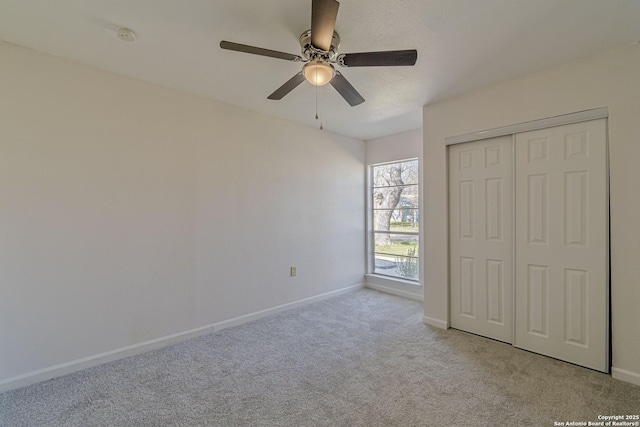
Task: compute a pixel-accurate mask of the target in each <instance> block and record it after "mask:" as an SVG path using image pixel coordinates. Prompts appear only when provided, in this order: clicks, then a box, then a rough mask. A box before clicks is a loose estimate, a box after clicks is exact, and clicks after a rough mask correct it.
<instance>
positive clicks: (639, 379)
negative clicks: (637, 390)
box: [611, 368, 640, 385]
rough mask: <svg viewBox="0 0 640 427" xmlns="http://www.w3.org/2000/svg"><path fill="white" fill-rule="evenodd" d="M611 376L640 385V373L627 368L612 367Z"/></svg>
mask: <svg viewBox="0 0 640 427" xmlns="http://www.w3.org/2000/svg"><path fill="white" fill-rule="evenodd" d="M611 376H612V377H613V378H615V379H617V380H620V381H625V382H628V383H631V384H635V385H640V374H639V373H637V372H633V371H627V370H626V369H620V368H611Z"/></svg>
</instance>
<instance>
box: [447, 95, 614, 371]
mask: <svg viewBox="0 0 640 427" xmlns="http://www.w3.org/2000/svg"><path fill="white" fill-rule="evenodd" d="M608 117H609V109H608V107H601V108H595V109H591V110H584V111H579V112H575V113H570V114H563V115H558V116H553V117H549V118H545V119H539V120H533V121H529V122H523V123H517V124H513V125H508V126H502V127H498V128H493V129H488V130H483V131H478V132H472V133H467V134H462V135H455V136H450V137H446V138H445V145H446V146H447V150H446V153H447V155H446V159H447V234H448V235H449V233H450V227H451V224H449V203H450V200H449V194H450V193H449V172H448V168H449V150H448V146H449V145H455V144H462V143H465V142H474V141H481V140H485V139H489V138H495V137H499V136H507V135H511V137H512V144H513V146H512V162H513V163H512V167H513V168H515V158H514V157H515V135H516V134H518V133H524V132H529V131H533V130H540V129H546V128H552V127H556V126H562V125H568V124H572V123H580V122H586V121H591V120H596V119H608ZM605 126H606V130H605V137H606V139H607V140H606V141H605V143H606V150H605V152H606V154H605V156H606V158H605V163H606V166H605V171H606V172H605V173H606V178H605V180H606V200H607V205H609V202H610V185H609V179H610V171H609V143H608V135H609V132H608V124H605ZM514 172H515V171H514ZM514 177H515V174H514ZM512 191H513V192H514V193H515V185H514V186H513V189H512ZM513 197H514V200H515V194H513ZM513 219H514V220H513V222H512V227H514V229H513V232H512V240H513V241H512V245H513V249H514V250H515V243H516V242H515V223H516V221H515V204H514V206H513ZM606 223H607V230H606V234H607V237H606V244H607V248H606V250H607V262H606V269H607V273H608V277H609V280H608V283H607V287H606V288H607V295H606V301H607V307H606V310H607V314H606V318H607V326H606V330H607V336H606V342H607V345H608V348H607V355H608V357H607V371H606V372H610V370H611V296H610V294H611V233H610V228H611V218H610V210H609V209H607V214H606ZM447 242H449V238H447ZM450 257H451V255H450V253H449V243H447V265H450V262H451V259H450ZM447 270H448V269H447ZM512 284H513V285H514V286H515V268H514V269H513V271H512ZM447 288H448V294H449V296H448V297H447V301H448V303H447V314H448V324H449V325H451V298H450V293H451V273H450V272H449V271H448V272H447ZM511 298H512V301H511V307H512V313H511V314H512V322H513V324H512V342H515V320H516V316H515V314H516V313H515V309H516V307H515V306H516V301H515V292H512V295H511Z"/></svg>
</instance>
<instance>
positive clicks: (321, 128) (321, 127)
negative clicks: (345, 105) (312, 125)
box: [320, 86, 324, 130]
mask: <svg viewBox="0 0 640 427" xmlns="http://www.w3.org/2000/svg"><path fill="white" fill-rule="evenodd" d="M323 129H324V127H323V126H322V86H320V130H323Z"/></svg>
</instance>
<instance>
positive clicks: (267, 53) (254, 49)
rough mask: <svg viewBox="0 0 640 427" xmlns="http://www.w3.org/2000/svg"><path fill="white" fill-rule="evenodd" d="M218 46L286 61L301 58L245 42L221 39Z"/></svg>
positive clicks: (296, 60)
mask: <svg viewBox="0 0 640 427" xmlns="http://www.w3.org/2000/svg"><path fill="white" fill-rule="evenodd" d="M220 47H221V48H222V49H227V50H235V51H236V52H244V53H251V54H253V55H262V56H268V57H271V58H278V59H285V60H287V61H293V62H300V61H302V58H301V57H300V56H298V55H293V54H291V53H285V52H278V51H277V50H270V49H263V48H261V47H255V46H249V45H246V44H240V43H233V42H228V41H225V40H222V41H221V42H220Z"/></svg>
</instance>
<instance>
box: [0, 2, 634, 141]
mask: <svg viewBox="0 0 640 427" xmlns="http://www.w3.org/2000/svg"><path fill="white" fill-rule="evenodd" d="M310 19H311V0H269V1H264V0H242V1H238V0H208V1H204V0H182V1H178V0H109V1H104V0H55V1H52V0H0V40H4V41H7V42H10V43H15V44H18V45H23V46H27V47H30V48H32V49H35V50H38V51H42V52H47V53H51V54H53V55H57V56H61V57H64V58H69V59H72V60H76V61H79V62H82V63H85V64H89V65H92V66H95V67H98V68H101V69H105V70H109V71H113V72H116V73H120V74H124V75H127V76H131V77H135V78H138V79H142V80H147V81H150V82H155V83H158V84H160V85H163V86H167V87H171V88H175V89H178V90H181V91H186V92H190V93H194V94H198V95H201V96H205V97H208V98H213V99H216V100H219V101H222V102H226V103H230V104H234V105H237V106H240V107H244V108H247V109H250V110H254V111H257V112H260V113H263V114H266V115H270V116H276V117H281V118H284V119H288V120H292V121H295V122H299V123H303V124H307V125H310V126H319V123H318V122H317V121H316V120H315V119H314V116H315V104H316V98H315V96H316V90H315V88H314V87H313V86H311V85H309V84H308V83H304V84H302V85H300V86H299V87H298V88H296V89H295V90H294V91H293V92H291V93H290V94H289V95H287V96H286V97H285V98H284V99H283V100H281V101H270V100H267V96H268V95H269V94H270V93H271V92H273V91H274V90H275V89H276V88H278V87H279V86H280V85H282V84H283V83H284V82H285V81H286V80H288V79H289V78H290V77H292V76H293V75H294V74H295V73H297V72H298V71H299V70H300V68H301V65H300V64H296V63H292V62H287V61H283V60H278V59H273V58H266V57H261V56H254V55H248V54H242V53H238V52H231V51H225V50H222V49H220V48H219V46H218V45H219V42H220V40H229V41H233V42H236V43H242V44H249V45H255V46H258V47H264V48H268V49H274V50H279V51H283V52H289V53H294V54H299V51H300V46H299V43H298V37H299V36H300V34H301V33H302V32H303V31H304V30H306V29H308V28H309V27H310ZM639 23H640V0H562V1H561V0H394V1H382V0H342V1H341V3H340V11H339V14H338V19H337V23H336V31H337V32H338V33H339V34H340V37H341V39H342V44H341V46H340V52H341V53H349V52H363V51H377V50H396V49H414V48H415V49H417V50H418V61H417V63H416V66H414V67H396V68H393V67H375V68H341V69H340V71H341V72H342V73H343V74H344V75H345V77H347V79H349V81H350V82H351V83H352V84H353V85H354V86H355V88H356V89H357V90H358V91H359V92H360V94H362V96H363V97H364V98H365V99H366V102H364V103H363V104H361V105H359V106H356V107H350V106H349V105H348V104H347V103H346V102H345V101H344V100H343V99H342V98H341V97H340V96H339V95H338V94H337V93H336V92H335V90H334V89H333V88H332V87H331V86H326V87H324V88H323V90H322V91H321V93H320V94H319V95H320V96H321V100H320V109H321V114H322V117H323V121H324V128H325V129H326V130H328V131H331V132H335V133H338V134H343V135H348V136H352V137H356V138H360V139H371V138H375V137H379V136H384V135H389V134H392V133H396V132H401V131H405V130H409V129H415V128H418V127H421V125H422V121H421V120H422V106H423V105H425V104H428V103H431V102H434V101H436V100H440V99H443V98H446V97H451V96H455V95H459V94H462V93H465V92H468V91H471V90H474V89H478V88H481V87H484V86H488V85H491V84H494V83H497V82H501V81H505V80H509V79H513V78H516V77H519V76H522V75H525V74H528V73H531V72H535V71H538V70H541V69H544V68H548V67H551V66H554V65H558V64H561V63H563V62H568V61H571V60H575V59H578V58H581V57H584V56H588V55H592V54H595V53H597V52H599V51H602V50H606V49H608V48H611V47H614V46H617V45H623V44H630V43H635V42H638V41H639V40H640V24H639ZM121 26H122V27H129V28H131V29H132V30H134V31H135V32H136V34H137V40H136V41H135V42H134V43H126V42H123V41H121V40H119V39H118V38H117V37H116V29H117V28H118V27H121Z"/></svg>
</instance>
